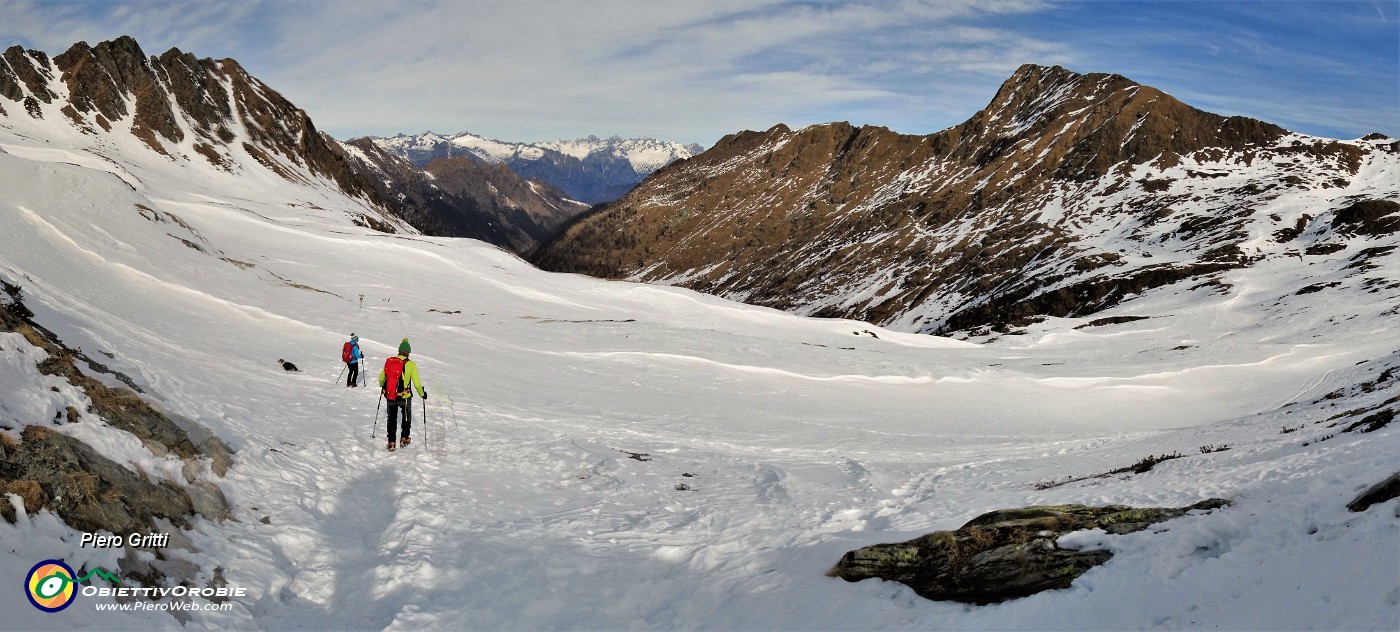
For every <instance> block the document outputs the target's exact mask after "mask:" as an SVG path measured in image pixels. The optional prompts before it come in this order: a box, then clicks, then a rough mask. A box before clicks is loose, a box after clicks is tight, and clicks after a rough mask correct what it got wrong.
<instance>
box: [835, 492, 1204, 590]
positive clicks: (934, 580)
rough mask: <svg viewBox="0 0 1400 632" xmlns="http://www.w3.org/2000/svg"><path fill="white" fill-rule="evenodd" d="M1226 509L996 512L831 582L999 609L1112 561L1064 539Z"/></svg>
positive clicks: (848, 560)
mask: <svg viewBox="0 0 1400 632" xmlns="http://www.w3.org/2000/svg"><path fill="white" fill-rule="evenodd" d="M1228 504H1230V503H1229V501H1226V500H1221V499H1218V498H1213V499H1210V500H1206V501H1202V502H1199V503H1196V504H1194V505H1191V506H1188V507H1181V508H1172V507H1146V508H1134V507H1128V506H1124V505H1109V506H1107V507H1088V506H1085V505H1048V506H1037V507H1026V508H1023V509H1005V510H1000V511H993V512H991V513H987V514H983V515H981V516H978V517H977V518H974V519H973V520H972V521H970V522H968V523H967V524H965V525H963V526H962V527H961V528H959V529H957V530H956V531H935V532H933V533H930V534H928V535H925V536H922V537H919V538H915V539H913V540H910V541H908V542H902V543H899V544H875V545H871V546H867V547H864V548H861V549H857V550H855V551H851V552H849V553H847V554H846V555H845V556H843V557H842V558H841V561H840V562H838V563H837V564H836V567H835V568H833V569H832V570H831V572H830V573H829V574H830V575H831V576H833V577H840V578H842V579H844V580H846V581H851V582H855V581H860V580H863V579H869V578H871V577H878V578H880V579H886V580H892V581H897V582H900V583H902V584H905V585H907V586H909V587H911V588H913V589H914V591H915V592H917V593H919V594H920V595H921V596H923V597H926V598H928V599H934V600H951V601H961V602H966V603H976V604H986V603H995V602H999V601H1005V600H1007V599H1016V598H1018V597H1025V596H1027V595H1032V594H1035V593H1038V592H1040V591H1043V590H1050V589H1055V588H1068V587H1069V585H1070V583H1071V582H1073V581H1074V579H1075V578H1076V577H1079V576H1080V575H1082V574H1084V572H1085V571H1087V570H1089V569H1090V568H1093V567H1094V566H1097V565H1099V564H1102V563H1104V562H1106V561H1108V559H1109V558H1110V557H1112V556H1113V554H1112V553H1110V552H1108V551H1076V550H1071V549H1062V548H1059V547H1058V546H1057V545H1056V544H1055V542H1056V540H1058V539H1059V537H1060V536H1062V535H1065V534H1067V533H1070V532H1073V531H1081V530H1085V529H1095V528H1097V529H1103V530H1104V531H1107V532H1108V533H1112V534H1124V533H1132V532H1134V531H1141V530H1143V529H1146V528H1147V527H1148V526H1150V525H1152V524H1155V523H1158V522H1162V521H1164V520H1170V519H1172V518H1176V517H1178V516H1182V515H1184V514H1185V513H1186V512H1188V511H1191V510H1194V509H1202V510H1209V509H1217V508H1220V507H1223V506H1226V505H1228Z"/></svg>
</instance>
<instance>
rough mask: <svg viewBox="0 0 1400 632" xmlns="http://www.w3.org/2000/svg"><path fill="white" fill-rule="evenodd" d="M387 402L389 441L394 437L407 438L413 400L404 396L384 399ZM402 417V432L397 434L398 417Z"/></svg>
mask: <svg viewBox="0 0 1400 632" xmlns="http://www.w3.org/2000/svg"><path fill="white" fill-rule="evenodd" d="M386 401H388V402H389V421H388V424H389V434H388V435H387V436H388V437H389V440H390V441H393V440H394V437H396V436H397V437H403V438H407V437H408V436H409V435H408V429H409V426H410V425H411V424H412V423H413V400H411V399H408V398H406V397H403V398H399V399H391V400H386ZM400 416H402V417H403V434H402V435H400V434H398V425H399V417H400Z"/></svg>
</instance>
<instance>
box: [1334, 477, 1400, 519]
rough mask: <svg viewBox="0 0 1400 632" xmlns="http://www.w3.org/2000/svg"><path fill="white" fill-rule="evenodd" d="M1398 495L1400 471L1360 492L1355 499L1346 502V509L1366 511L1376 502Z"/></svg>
mask: <svg viewBox="0 0 1400 632" xmlns="http://www.w3.org/2000/svg"><path fill="white" fill-rule="evenodd" d="M1397 497H1400V472H1396V473H1394V474H1391V475H1390V478H1387V479H1385V480H1383V481H1381V482H1379V483H1376V484H1375V485H1372V486H1371V487H1369V488H1367V489H1366V491H1364V492H1361V495H1360V496H1357V497H1356V499H1355V500H1353V501H1351V502H1350V503H1348V504H1347V509H1350V510H1352V511H1366V510H1367V509H1369V508H1370V507H1371V505H1374V504H1376V503H1383V502H1385V501H1387V500H1391V499H1394V498H1397Z"/></svg>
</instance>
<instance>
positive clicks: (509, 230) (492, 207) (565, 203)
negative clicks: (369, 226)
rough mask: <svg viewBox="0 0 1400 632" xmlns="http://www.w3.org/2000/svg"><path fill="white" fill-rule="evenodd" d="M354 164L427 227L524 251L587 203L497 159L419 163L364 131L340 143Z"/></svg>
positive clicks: (383, 195)
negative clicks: (363, 135) (491, 162)
mask: <svg viewBox="0 0 1400 632" xmlns="http://www.w3.org/2000/svg"><path fill="white" fill-rule="evenodd" d="M345 148H346V152H347V160H348V162H349V163H350V165H351V168H352V170H353V171H355V172H357V173H362V174H365V175H366V176H368V177H367V178H366V180H368V181H369V182H370V183H371V186H372V187H374V190H375V192H376V193H377V194H378V195H379V196H380V197H381V198H383V199H386V200H391V201H394V202H397V203H398V205H399V207H400V208H401V209H402V210H401V211H400V212H399V216H400V217H402V218H404V219H405V220H407V221H408V222H409V223H410V224H412V225H413V226H414V227H416V228H418V229H419V230H421V231H423V232H424V233H427V234H431V235H443V236H452V237H471V238H474V239H480V240H482V241H486V242H490V243H493V244H496V245H499V246H504V247H506V248H509V249H510V250H512V251H514V252H516V253H520V254H523V255H528V254H530V253H532V252H534V250H535V249H536V248H538V247H539V246H540V244H541V243H543V242H545V241H547V240H548V239H549V238H551V237H552V236H553V235H554V234H555V232H556V231H557V230H558V229H559V227H560V226H561V225H562V224H564V223H565V222H567V221H568V220H570V219H572V218H573V217H575V216H577V215H578V214H579V213H582V212H583V211H586V210H588V206H587V205H585V204H582V203H579V202H575V201H573V200H569V199H567V197H566V196H565V195H564V193H563V192H562V191H560V190H559V189H557V188H556V187H552V186H549V185H546V184H543V183H539V182H531V181H526V180H524V179H522V178H521V177H520V176H518V175H516V173H515V172H513V171H511V170H510V168H508V167H506V166H504V165H487V164H481V163H478V162H476V161H473V160H470V159H468V158H442V159H438V160H436V161H433V162H431V163H429V164H428V166H427V168H426V169H420V168H419V167H418V166H417V165H414V164H413V163H411V162H409V161H408V160H407V159H406V158H403V157H402V156H400V155H398V154H395V153H392V152H389V151H386V150H385V149H384V148H383V147H380V146H379V145H378V144H376V143H375V142H374V140H373V139H370V138H358V139H355V140H352V141H349V142H347V143H345Z"/></svg>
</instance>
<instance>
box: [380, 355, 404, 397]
mask: <svg viewBox="0 0 1400 632" xmlns="http://www.w3.org/2000/svg"><path fill="white" fill-rule="evenodd" d="M402 394H403V358H400V357H398V356H394V357H392V358H389V359H388V360H385V361H384V399H387V400H389V401H394V400H397V399H398V398H399V395H402Z"/></svg>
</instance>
